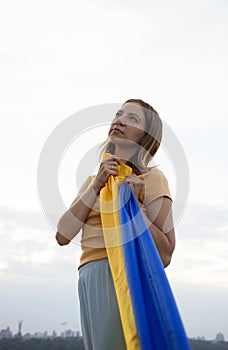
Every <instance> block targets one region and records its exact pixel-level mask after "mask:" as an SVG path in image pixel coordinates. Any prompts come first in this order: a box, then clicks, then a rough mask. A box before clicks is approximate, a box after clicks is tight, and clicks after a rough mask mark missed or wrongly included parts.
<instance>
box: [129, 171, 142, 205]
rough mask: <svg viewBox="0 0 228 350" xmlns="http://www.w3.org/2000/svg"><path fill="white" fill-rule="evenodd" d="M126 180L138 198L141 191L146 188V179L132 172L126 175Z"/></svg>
mask: <svg viewBox="0 0 228 350" xmlns="http://www.w3.org/2000/svg"><path fill="white" fill-rule="evenodd" d="M125 181H126V182H127V183H128V184H129V185H130V186H131V189H132V192H133V193H134V196H135V198H136V199H138V198H139V195H140V193H141V191H143V190H144V187H145V184H144V181H143V180H141V179H140V178H139V177H138V176H136V175H135V174H131V175H128V176H126V177H125Z"/></svg>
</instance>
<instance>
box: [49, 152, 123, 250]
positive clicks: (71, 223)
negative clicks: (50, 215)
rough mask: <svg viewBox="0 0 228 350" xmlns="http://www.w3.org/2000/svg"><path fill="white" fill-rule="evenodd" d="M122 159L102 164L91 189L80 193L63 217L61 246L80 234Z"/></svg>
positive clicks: (59, 228) (60, 234) (59, 229)
mask: <svg viewBox="0 0 228 350" xmlns="http://www.w3.org/2000/svg"><path fill="white" fill-rule="evenodd" d="M118 164H120V159H119V158H118V157H116V156H111V157H109V158H107V159H106V160H104V161H103V162H101V164H100V168H99V170H98V173H97V175H96V177H95V179H94V180H93V182H92V183H91V184H90V185H89V187H88V188H87V189H86V190H84V191H80V194H79V195H78V196H77V197H76V199H75V200H74V202H73V203H72V204H71V206H70V208H69V209H68V210H67V211H66V212H65V213H64V214H63V215H62V217H61V218H60V220H59V222H58V225H57V232H56V236H55V237H56V240H57V242H58V243H59V245H66V244H68V243H70V241H71V240H72V239H73V238H74V237H75V236H76V235H77V234H78V232H79V231H80V229H81V228H82V226H83V225H84V223H85V221H86V219H87V217H88V214H89V212H90V210H91V208H92V207H93V205H94V203H95V201H96V198H97V196H98V194H99V192H100V189H101V188H102V187H103V186H104V185H105V183H106V182H107V180H108V178H109V176H110V175H116V174H117V171H118V167H117V166H118Z"/></svg>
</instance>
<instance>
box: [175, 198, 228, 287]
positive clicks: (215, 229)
mask: <svg viewBox="0 0 228 350" xmlns="http://www.w3.org/2000/svg"><path fill="white" fill-rule="evenodd" d="M227 233H228V226H227V207H225V206H222V205H213V204H207V203H200V202H195V203H189V206H188V208H187V209H186V211H185V213H184V216H183V217H182V220H181V221H180V223H179V224H178V225H177V227H176V237H177V238H176V240H177V244H176V251H175V252H174V255H173V265H172V264H171V266H172V267H171V266H170V268H169V269H168V273H169V275H170V278H171V279H173V280H174V281H178V282H180V281H182V282H186V283H189V282H191V283H192V284H201V285H204V284H208V285H210V286H220V287H222V288H228V281H227V279H226V278H225V276H226V275H227V273H228V268H227V267H226V266H227V263H226V260H227V255H228V246H227ZM212 276H213V278H212Z"/></svg>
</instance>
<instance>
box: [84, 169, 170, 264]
mask: <svg viewBox="0 0 228 350" xmlns="http://www.w3.org/2000/svg"><path fill="white" fill-rule="evenodd" d="M138 176H139V178H141V179H143V180H144V184H145V189H144V191H143V192H142V193H140V196H139V201H138V203H139V205H140V207H141V210H142V211H143V212H144V214H146V213H147V209H146V208H147V206H148V204H149V203H151V202H152V201H154V200H155V199H157V198H159V197H161V196H167V197H169V198H170V199H171V200H172V198H171V194H170V190H169V185H168V181H167V179H166V177H165V175H164V174H163V172H162V171H161V170H160V169H158V168H156V167H155V168H152V169H150V170H149V171H148V172H147V173H145V174H142V175H138ZM94 178H95V175H93V176H89V177H88V178H87V180H86V181H85V182H84V184H83V186H82V190H84V189H86V188H87V187H88V186H89V184H90V183H91V181H93V179H94ZM99 202H100V196H99V195H98V197H97V199H96V201H95V203H94V205H93V207H92V208H91V210H90V212H89V214H88V217H87V220H86V222H85V223H84V225H83V227H82V238H81V247H82V255H81V258H80V264H79V267H80V266H82V265H84V264H86V263H88V262H90V261H94V260H100V259H105V258H107V253H106V249H105V243H104V238H103V231H102V223H101V216H100V203H99Z"/></svg>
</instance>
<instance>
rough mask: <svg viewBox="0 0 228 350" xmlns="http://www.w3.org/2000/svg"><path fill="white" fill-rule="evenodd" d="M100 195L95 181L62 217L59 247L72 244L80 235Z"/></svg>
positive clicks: (59, 230)
mask: <svg viewBox="0 0 228 350" xmlns="http://www.w3.org/2000/svg"><path fill="white" fill-rule="evenodd" d="M98 193H99V190H98V187H97V186H96V183H94V181H93V182H92V183H91V184H90V185H89V187H88V188H87V189H86V190H85V191H84V192H82V193H81V194H80V195H78V196H77V197H76V199H75V200H74V201H73V203H72V204H71V206H70V208H69V209H68V210H67V211H66V212H65V213H64V214H63V215H62V216H61V218H60V220H59V222H58V225H57V230H58V231H57V232H56V236H55V237H56V240H57V242H58V243H59V245H66V244H68V243H70V241H71V240H72V239H73V238H74V237H75V236H76V235H77V234H78V232H79V231H80V230H81V228H82V226H83V224H84V222H85V221H86V219H87V217H88V214H89V212H90V210H91V208H92V206H93V205H94V203H95V201H96V198H97V195H98Z"/></svg>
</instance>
